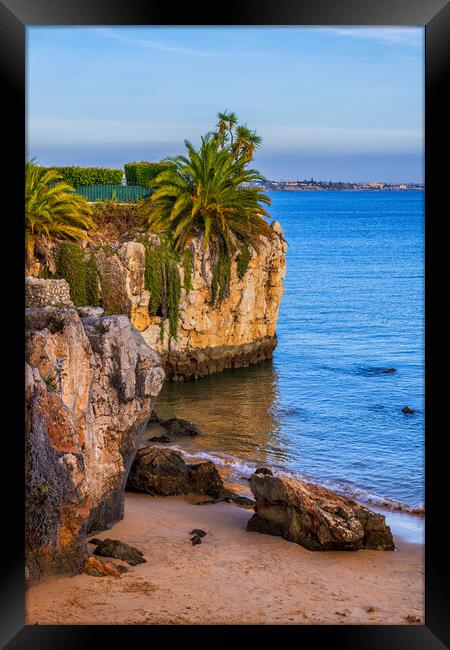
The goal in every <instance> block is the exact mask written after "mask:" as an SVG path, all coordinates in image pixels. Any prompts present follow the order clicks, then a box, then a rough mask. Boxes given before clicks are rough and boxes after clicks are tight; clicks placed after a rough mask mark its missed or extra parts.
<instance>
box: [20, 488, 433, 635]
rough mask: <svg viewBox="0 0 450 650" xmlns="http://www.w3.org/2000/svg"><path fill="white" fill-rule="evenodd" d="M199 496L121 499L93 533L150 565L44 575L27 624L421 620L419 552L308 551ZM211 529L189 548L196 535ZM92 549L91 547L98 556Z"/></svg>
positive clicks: (34, 589) (408, 547) (404, 548)
mask: <svg viewBox="0 0 450 650" xmlns="http://www.w3.org/2000/svg"><path fill="white" fill-rule="evenodd" d="M197 500H198V499H196V498H194V497H156V498H155V497H150V496H148V495H144V494H134V493H126V494H125V513H126V514H125V518H124V519H123V520H122V521H121V522H119V523H118V524H116V525H115V526H113V528H112V529H111V530H108V531H103V532H102V533H101V534H99V535H96V537H100V538H106V537H109V538H112V539H119V540H121V541H124V542H127V543H129V544H131V545H133V546H136V547H137V548H138V549H140V550H141V551H142V552H143V553H144V557H145V558H146V560H147V562H146V563H145V564H140V565H138V566H134V567H129V569H130V571H129V573H126V574H123V575H122V576H121V577H120V578H113V577H92V576H88V575H78V576H74V577H55V578H47V579H45V580H42V581H41V582H39V583H37V584H35V585H33V586H31V587H30V588H29V589H28V591H27V600H26V623H27V624H29V625H32V624H35V623H39V624H62V625H64V624H66V625H71V624H104V625H105V624H189V623H193V624H245V623H246V624H270V623H275V624H301V623H303V624H407V623H408V621H407V618H406V617H407V616H415V617H420V618H421V619H422V620H423V618H424V559H423V546H421V545H416V544H408V543H405V542H403V541H402V540H401V539H399V538H396V544H397V546H398V550H397V551H395V552H377V551H357V552H310V551H307V550H305V549H304V548H302V547H301V546H299V545H297V544H294V543H291V542H287V541H285V540H283V539H281V538H279V537H273V536H269V535H261V534H259V533H249V532H247V531H246V524H247V521H248V519H249V518H250V516H251V514H252V513H251V512H250V511H248V510H245V509H243V508H240V507H238V506H236V505H234V504H230V503H217V504H214V505H202V506H200V505H196V501H197ZM194 528H201V529H203V530H205V531H206V532H207V535H206V537H204V538H203V543H202V544H199V545H196V546H192V544H191V541H190V535H189V533H190V531H191V530H192V529H194ZM93 548H94V547H93V546H92V545H90V549H91V550H93Z"/></svg>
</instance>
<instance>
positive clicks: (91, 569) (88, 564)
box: [82, 555, 120, 578]
mask: <svg viewBox="0 0 450 650" xmlns="http://www.w3.org/2000/svg"><path fill="white" fill-rule="evenodd" d="M82 573H86V574H87V575H89V576H94V577H96V578H100V577H103V576H113V577H114V578H120V571H119V569H118V568H117V567H116V566H115V565H114V564H113V563H112V562H102V561H101V560H99V559H97V558H96V557H93V556H92V555H90V556H89V557H88V558H86V560H85V562H84V564H83V567H82Z"/></svg>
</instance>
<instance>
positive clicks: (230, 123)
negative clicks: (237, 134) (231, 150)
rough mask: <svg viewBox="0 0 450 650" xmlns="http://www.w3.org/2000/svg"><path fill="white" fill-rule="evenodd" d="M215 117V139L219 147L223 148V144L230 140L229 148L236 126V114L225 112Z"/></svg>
mask: <svg viewBox="0 0 450 650" xmlns="http://www.w3.org/2000/svg"><path fill="white" fill-rule="evenodd" d="M217 117H218V119H219V121H218V122H217V125H216V127H217V131H216V137H217V140H218V142H219V144H220V145H221V147H224V146H225V143H226V142H227V141H228V139H230V143H231V146H233V129H235V127H236V125H237V115H236V113H233V112H229V111H228V110H226V111H222V112H219V113H217Z"/></svg>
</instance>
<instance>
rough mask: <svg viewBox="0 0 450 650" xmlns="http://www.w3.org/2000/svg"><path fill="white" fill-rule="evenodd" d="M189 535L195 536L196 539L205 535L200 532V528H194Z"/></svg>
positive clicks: (203, 532) (202, 531)
mask: <svg viewBox="0 0 450 650" xmlns="http://www.w3.org/2000/svg"><path fill="white" fill-rule="evenodd" d="M189 535H196V536H197V537H205V535H207V533H205V531H204V530H202V529H201V528H194V530H191V532H190V533H189Z"/></svg>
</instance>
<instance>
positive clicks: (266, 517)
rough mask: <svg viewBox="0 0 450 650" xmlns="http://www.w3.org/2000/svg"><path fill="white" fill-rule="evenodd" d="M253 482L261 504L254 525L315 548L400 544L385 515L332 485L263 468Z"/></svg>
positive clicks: (382, 547) (388, 547)
mask: <svg viewBox="0 0 450 650" xmlns="http://www.w3.org/2000/svg"><path fill="white" fill-rule="evenodd" d="M250 487H251V490H252V492H253V494H254V495H255V499H256V507H255V514H254V515H253V517H252V518H251V519H250V520H249V522H248V524H247V530H249V531H254V532H259V533H267V534H269V535H279V536H281V537H283V538H284V539H287V540H289V541H291V542H295V543H297V544H300V545H301V546H304V547H305V548H307V549H308V550H310V551H340V550H343V551H355V550H358V549H362V548H365V549H375V550H384V551H393V550H394V549H395V546H394V540H393V537H392V533H391V530H390V528H389V526H387V525H386V522H385V518H384V516H383V515H380V514H377V513H374V512H372V511H371V510H369V509H368V508H364V507H363V506H361V505H359V504H357V503H356V502H354V501H350V500H349V499H346V498H345V497H342V496H340V495H338V494H336V493H334V492H332V491H331V490H327V489H325V488H322V487H319V486H318V485H313V484H312V483H306V482H304V481H298V480H294V479H287V478H281V477H275V476H269V475H263V474H253V475H252V477H251V479H250Z"/></svg>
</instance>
